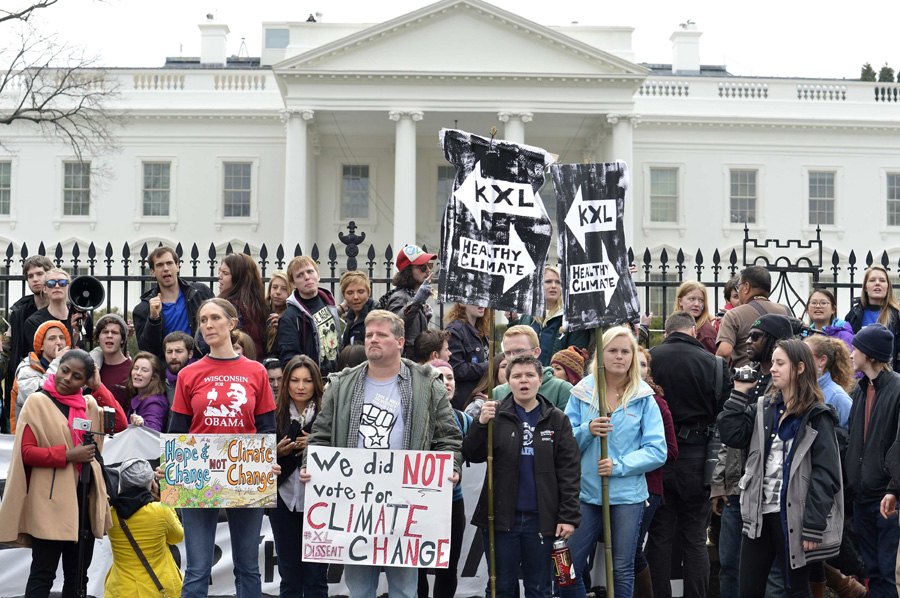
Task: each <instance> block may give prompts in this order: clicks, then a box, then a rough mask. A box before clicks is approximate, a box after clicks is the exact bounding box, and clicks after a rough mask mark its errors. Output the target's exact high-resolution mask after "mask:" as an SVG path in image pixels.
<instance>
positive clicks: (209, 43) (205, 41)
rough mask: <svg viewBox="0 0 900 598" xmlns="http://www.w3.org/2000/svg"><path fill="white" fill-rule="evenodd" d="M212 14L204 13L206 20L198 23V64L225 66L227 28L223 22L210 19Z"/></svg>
mask: <svg viewBox="0 0 900 598" xmlns="http://www.w3.org/2000/svg"><path fill="white" fill-rule="evenodd" d="M211 16H212V15H206V18H207V21H206V22H205V23H201V24H200V25H198V27H200V64H207V65H211V66H225V60H226V58H227V54H226V51H225V44H226V41H227V37H228V33H229V31H230V30H229V29H228V25H226V24H224V23H216V22H215V21H214V20H213V19H211V18H210V17H211Z"/></svg>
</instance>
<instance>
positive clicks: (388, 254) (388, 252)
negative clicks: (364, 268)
mask: <svg viewBox="0 0 900 598" xmlns="http://www.w3.org/2000/svg"><path fill="white" fill-rule="evenodd" d="M384 259H386V260H387V261H389V262H393V261H394V250H393V249H392V248H391V245H390V243H389V244H388V246H387V249H385V250H384Z"/></svg>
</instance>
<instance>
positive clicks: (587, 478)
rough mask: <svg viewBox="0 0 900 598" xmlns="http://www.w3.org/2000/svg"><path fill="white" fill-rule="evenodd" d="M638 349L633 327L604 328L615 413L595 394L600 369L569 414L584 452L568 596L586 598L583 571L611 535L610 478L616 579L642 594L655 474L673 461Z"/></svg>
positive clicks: (623, 588) (623, 590)
mask: <svg viewBox="0 0 900 598" xmlns="http://www.w3.org/2000/svg"><path fill="white" fill-rule="evenodd" d="M638 355H639V353H638V346H637V342H636V341H635V340H634V335H633V334H632V333H631V330H629V329H628V328H627V327H625V326H616V327H614V328H610V329H609V330H607V331H606V332H605V333H603V365H604V368H605V370H606V404H607V413H600V412H599V410H598V404H597V400H596V399H595V396H594V381H595V380H596V377H595V374H594V373H593V372H596V371H597V367H596V364H595V363H593V362H592V363H591V366H590V370H591V372H592V373H591V374H589V375H587V376H585V377H584V378H583V379H582V380H581V382H579V383H578V384H577V385H576V386H575V388H573V389H572V398H571V399H569V402H568V404H567V405H566V415H567V416H569V420H570V421H571V422H572V428H573V431H574V432H575V440H576V442H577V443H578V448H579V449H580V450H581V497H580V498H581V524H580V525H579V526H578V528H577V529H576V530H575V533H574V534H573V535H572V537H571V538H570V539H569V548H570V550H571V551H572V563H573V564H574V565H575V576H576V577H577V578H578V581H577V582H576V583H575V584H573V585H571V586H568V587H561V588H560V596H561V597H562V598H569V597H577V598H583V597H584V596H585V588H584V584H583V583H581V576H582V574H583V572H584V570H585V567H586V566H587V560H588V555H589V554H590V553H591V552H592V551H593V548H594V546H595V545H596V544H597V541H598V540H599V539H601V538H602V537H603V516H602V502H603V501H602V489H601V477H602V476H609V504H610V507H609V508H610V525H611V527H612V529H611V530H610V532H611V534H612V551H613V556H612V559H613V573H614V575H613V579H614V582H613V583H614V586H615V593H616V595H617V596H631V595H632V593H633V591H634V555H635V551H636V550H637V542H638V533H639V531H640V528H641V519H642V517H643V514H644V501H646V500H647V498H648V497H649V493H648V491H647V480H646V478H645V476H644V474H645V473H647V472H648V471H653V470H654V469H658V468H660V467H661V466H662V465H663V464H664V463H665V462H666V452H667V451H666V434H665V428H664V426H663V420H662V415H661V413H660V410H659V406H658V405H657V404H656V400H655V399H654V398H653V390H652V389H651V388H650V386H649V385H648V384H647V383H646V382H644V381H643V380H642V379H641V366H640V362H639V358H638ZM602 436H608V437H609V453H608V458H606V459H600V437H602Z"/></svg>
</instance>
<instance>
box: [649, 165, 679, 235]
mask: <svg viewBox="0 0 900 598" xmlns="http://www.w3.org/2000/svg"><path fill="white" fill-rule="evenodd" d="M641 168H642V172H643V180H642V181H641V184H642V187H643V189H642V191H643V195H644V201H643V203H644V213H643V218H642V219H643V222H642V224H641V226H642V228H643V229H644V236H649V235H650V231H651V230H674V231H678V233H679V235H681V236H682V237H683V236H685V234H686V233H687V225H686V222H687V217H686V215H685V204H686V203H687V202H686V201H685V195H684V189H685V184H684V180H685V177H686V176H687V168H686V167H685V163H684V162H644V163H643V164H642V165H641ZM657 168H659V169H670V170H676V171H677V172H678V174H677V176H678V201H677V204H676V205H675V222H653V221H652V220H650V210H651V202H650V188H651V185H650V171H651V170H654V169H657Z"/></svg>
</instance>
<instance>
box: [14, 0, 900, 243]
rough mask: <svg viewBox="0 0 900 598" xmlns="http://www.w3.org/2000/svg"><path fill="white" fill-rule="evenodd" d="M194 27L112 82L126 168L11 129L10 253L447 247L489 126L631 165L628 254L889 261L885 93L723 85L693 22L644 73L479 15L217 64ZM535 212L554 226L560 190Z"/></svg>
mask: <svg viewBox="0 0 900 598" xmlns="http://www.w3.org/2000/svg"><path fill="white" fill-rule="evenodd" d="M200 29H201V35H202V52H201V57H200V59H199V60H197V59H193V60H191V59H170V60H168V61H167V62H166V65H165V67H163V68H159V69H129V68H116V69H112V70H110V71H109V72H108V77H110V78H115V79H117V80H118V82H119V85H120V89H121V93H120V94H119V98H118V99H117V100H116V105H115V106H114V108H116V109H117V110H118V109H121V110H122V111H124V113H125V122H126V124H125V125H124V126H123V127H122V128H120V129H119V130H117V135H118V139H119V144H120V151H119V152H118V153H115V154H111V155H106V156H98V157H90V159H91V168H90V170H91V171H99V170H101V165H102V168H103V169H104V170H106V171H108V173H109V174H108V175H107V176H104V177H99V176H96V175H95V174H94V173H93V172H91V173H90V174H89V173H88V171H87V170H86V169H85V168H83V167H82V166H80V165H79V164H78V163H77V162H74V161H73V156H72V155H71V150H69V149H68V148H67V147H66V146H65V145H63V144H61V143H52V142H50V141H48V140H47V139H46V138H45V137H43V136H41V135H40V133H39V132H38V131H36V130H35V129H34V128H32V127H30V126H27V125H24V124H21V125H17V126H15V127H12V130H10V131H4V132H3V141H4V145H5V149H2V150H0V243H3V242H12V243H13V244H14V245H15V246H16V247H19V246H21V244H22V243H26V242H27V243H28V245H29V247H32V246H36V245H37V244H38V243H39V242H40V241H44V242H45V243H53V244H55V243H57V242H62V243H63V245H65V246H68V245H71V244H72V243H73V242H76V241H77V242H79V243H82V244H87V243H90V242H91V241H94V242H98V243H102V244H104V245H105V244H106V242H111V243H112V245H113V246H114V247H121V246H122V245H123V244H128V245H129V246H130V247H131V248H132V250H136V249H137V248H138V247H139V246H140V245H141V244H143V243H145V242H148V243H149V242H152V243H153V244H154V245H155V244H156V243H157V242H160V241H162V242H165V243H173V244H174V243H178V242H180V243H182V245H184V246H190V245H192V244H194V243H196V244H197V245H198V246H199V247H201V248H205V247H209V246H210V245H211V244H212V245H214V246H215V247H218V248H221V247H224V246H225V245H226V244H227V243H229V242H232V243H235V242H238V243H240V246H243V244H244V243H247V244H249V246H250V247H251V250H253V251H254V252H255V251H256V250H258V249H259V247H260V246H261V245H262V244H264V243H265V244H266V245H267V246H268V247H269V250H270V253H271V252H272V249H273V247H274V246H277V245H278V244H284V247H285V250H286V251H289V252H290V251H292V250H293V248H294V247H295V245H298V244H299V245H300V247H301V248H302V249H304V250H307V249H308V248H309V247H310V246H311V245H312V243H314V242H317V243H319V244H320V247H321V246H322V245H325V246H327V245H328V244H330V243H333V242H335V241H336V239H337V232H338V231H339V230H342V229H345V228H346V225H347V223H348V222H349V221H351V220H352V221H355V222H356V224H357V225H358V226H359V228H360V229H361V230H363V231H365V232H366V234H367V238H366V243H365V244H366V245H367V244H368V243H372V244H373V245H375V246H376V247H378V248H379V250H381V249H382V248H383V247H384V246H386V245H387V244H388V243H390V244H392V245H393V247H394V248H395V249H396V248H397V247H398V246H402V245H404V244H406V243H412V242H416V243H418V244H426V245H428V246H429V247H436V246H437V244H438V242H439V222H440V218H441V214H442V209H443V205H444V203H445V202H446V198H447V195H448V191H449V189H450V185H452V180H453V170H452V168H451V167H450V166H449V164H448V163H447V162H446V161H445V160H444V158H443V155H442V153H441V150H440V148H439V146H438V131H439V130H440V129H441V128H443V127H448V128H454V127H455V128H460V129H464V130H467V131H470V132H473V133H477V134H480V135H490V129H491V127H493V126H496V127H498V129H499V136H500V137H502V138H505V139H509V140H512V141H516V142H524V143H527V144H529V145H536V146H539V147H542V148H544V149H546V150H548V151H550V152H552V153H555V154H558V155H559V161H560V162H582V161H610V160H616V159H620V160H624V161H625V162H627V164H628V166H629V168H630V190H629V196H628V204H627V205H628V210H627V222H626V230H627V234H628V242H629V244H630V245H632V247H633V248H634V251H635V254H636V255H640V254H642V253H643V251H644V249H645V248H649V249H650V250H651V252H653V253H656V252H658V251H659V250H660V249H661V248H667V249H668V250H669V251H670V252H676V251H677V250H678V249H679V248H684V249H685V253H688V254H689V255H690V256H693V254H694V252H696V250H697V249H698V248H699V249H702V250H703V252H704V254H705V255H710V254H712V252H713V251H714V250H716V249H718V250H719V251H720V252H721V253H723V254H726V253H730V251H731V249H733V248H735V247H740V245H741V242H742V239H743V229H744V226H745V225H746V226H747V227H748V228H749V229H750V231H751V234H753V235H755V236H758V237H760V238H773V239H805V238H810V236H815V234H816V233H815V231H816V228H817V227H818V228H820V229H821V231H822V233H821V235H822V239H823V241H824V245H825V247H826V250H827V252H828V253H827V254H828V255H830V253H831V250H837V251H838V253H839V254H840V255H841V256H842V257H846V256H847V255H848V254H849V253H850V251H851V250H854V249H855V250H856V252H857V253H860V252H863V253H864V252H865V251H867V250H873V251H876V250H877V252H878V253H879V254H880V252H881V250H887V251H889V252H890V251H894V252H896V250H897V249H900V143H898V142H897V139H898V133H900V103H898V100H900V88H898V85H896V84H889V83H864V82H859V81H850V80H812V79H784V78H762V77H753V78H749V77H735V76H731V75H730V74H728V73H727V71H726V70H725V68H724V67H707V66H701V65H700V61H699V43H702V42H701V37H700V35H701V34H700V32H699V31H697V30H695V29H693V28H692V26H687V27H685V28H683V29H679V30H677V31H676V32H675V33H673V34H672V38H671V39H672V43H673V60H672V64H666V65H648V64H643V65H641V64H637V63H635V62H634V55H633V51H632V47H631V34H632V29H630V28H624V27H602V26H600V27H587V26H577V25H574V26H568V27H545V26H543V25H540V24H538V23H535V22H532V21H529V20H526V19H524V18H522V17H519V16H517V15H515V14H512V13H510V12H507V11H504V10H501V9H499V8H497V7H494V6H492V5H490V4H488V3H486V2H483V1H481V0H443V1H440V2H437V3H435V4H432V5H429V6H427V7H425V8H422V9H420V10H417V11H414V12H411V13H409V14H406V15H404V16H401V17H398V18H396V19H394V20H391V21H387V22H384V23H380V24H358V25H354V24H333V23H316V22H299V23H298V22H266V23H262V31H261V34H262V39H263V44H262V45H263V51H262V53H261V57H260V59H259V60H256V59H233V58H227V52H226V44H227V34H228V27H227V25H225V24H221V23H217V22H207V23H204V24H202V25H200ZM8 99H9V98H6V99H4V98H2V97H0V101H8ZM542 196H543V197H544V199H545V202H546V203H547V204H548V207H549V208H550V211H551V212H554V211H555V210H554V206H553V202H554V200H553V197H552V185H550V184H549V183H548V184H547V185H546V186H545V188H544V189H543V191H542ZM765 251H768V250H767V249H763V250H759V252H760V254H765ZM772 251H773V255H774V254H775V252H776V251H777V250H775V249H773V250H772Z"/></svg>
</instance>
